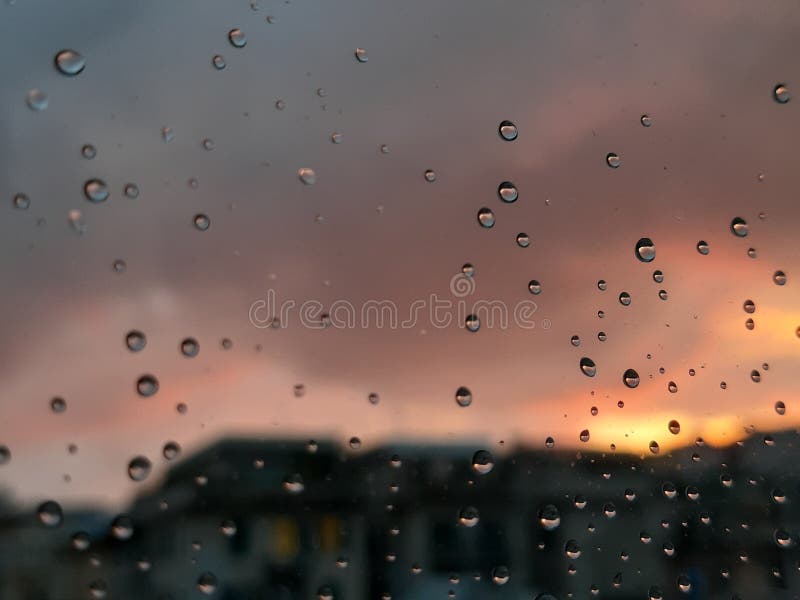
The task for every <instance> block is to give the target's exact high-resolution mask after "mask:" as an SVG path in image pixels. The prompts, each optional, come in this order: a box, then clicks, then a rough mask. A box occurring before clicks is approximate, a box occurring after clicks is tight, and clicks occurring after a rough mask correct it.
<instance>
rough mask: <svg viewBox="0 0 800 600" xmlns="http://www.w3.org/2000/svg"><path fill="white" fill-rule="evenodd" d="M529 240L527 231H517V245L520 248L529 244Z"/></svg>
mask: <svg viewBox="0 0 800 600" xmlns="http://www.w3.org/2000/svg"><path fill="white" fill-rule="evenodd" d="M530 243H531V240H530V238H529V237H528V234H527V233H518V234H517V246H519V247H520V248H527V247H528V246H530Z"/></svg>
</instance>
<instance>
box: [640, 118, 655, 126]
mask: <svg viewBox="0 0 800 600" xmlns="http://www.w3.org/2000/svg"><path fill="white" fill-rule="evenodd" d="M639 122H640V123H641V124H642V127H650V126H651V125H652V124H653V117H651V116H650V115H642V116H641V117H640V118H639Z"/></svg>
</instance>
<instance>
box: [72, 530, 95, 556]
mask: <svg viewBox="0 0 800 600" xmlns="http://www.w3.org/2000/svg"><path fill="white" fill-rule="evenodd" d="M71 543H72V548H73V549H75V550H77V551H78V552H85V551H86V550H88V549H89V546H90V545H91V540H90V538H89V534H88V533H86V532H85V531H78V532H76V533H74V534H72V539H71Z"/></svg>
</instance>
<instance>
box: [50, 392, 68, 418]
mask: <svg viewBox="0 0 800 600" xmlns="http://www.w3.org/2000/svg"><path fill="white" fill-rule="evenodd" d="M50 410H52V411H53V412H54V413H56V414H61V413H63V412H64V411H65V410H67V401H66V400H64V399H63V398H61V397H59V396H56V397H55V398H52V399H51V400H50Z"/></svg>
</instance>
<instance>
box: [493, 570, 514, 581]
mask: <svg viewBox="0 0 800 600" xmlns="http://www.w3.org/2000/svg"><path fill="white" fill-rule="evenodd" d="M509 579H511V572H510V571H509V570H508V567H495V568H494V569H492V583H494V584H495V585H505V584H507V583H508V580H509Z"/></svg>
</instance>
